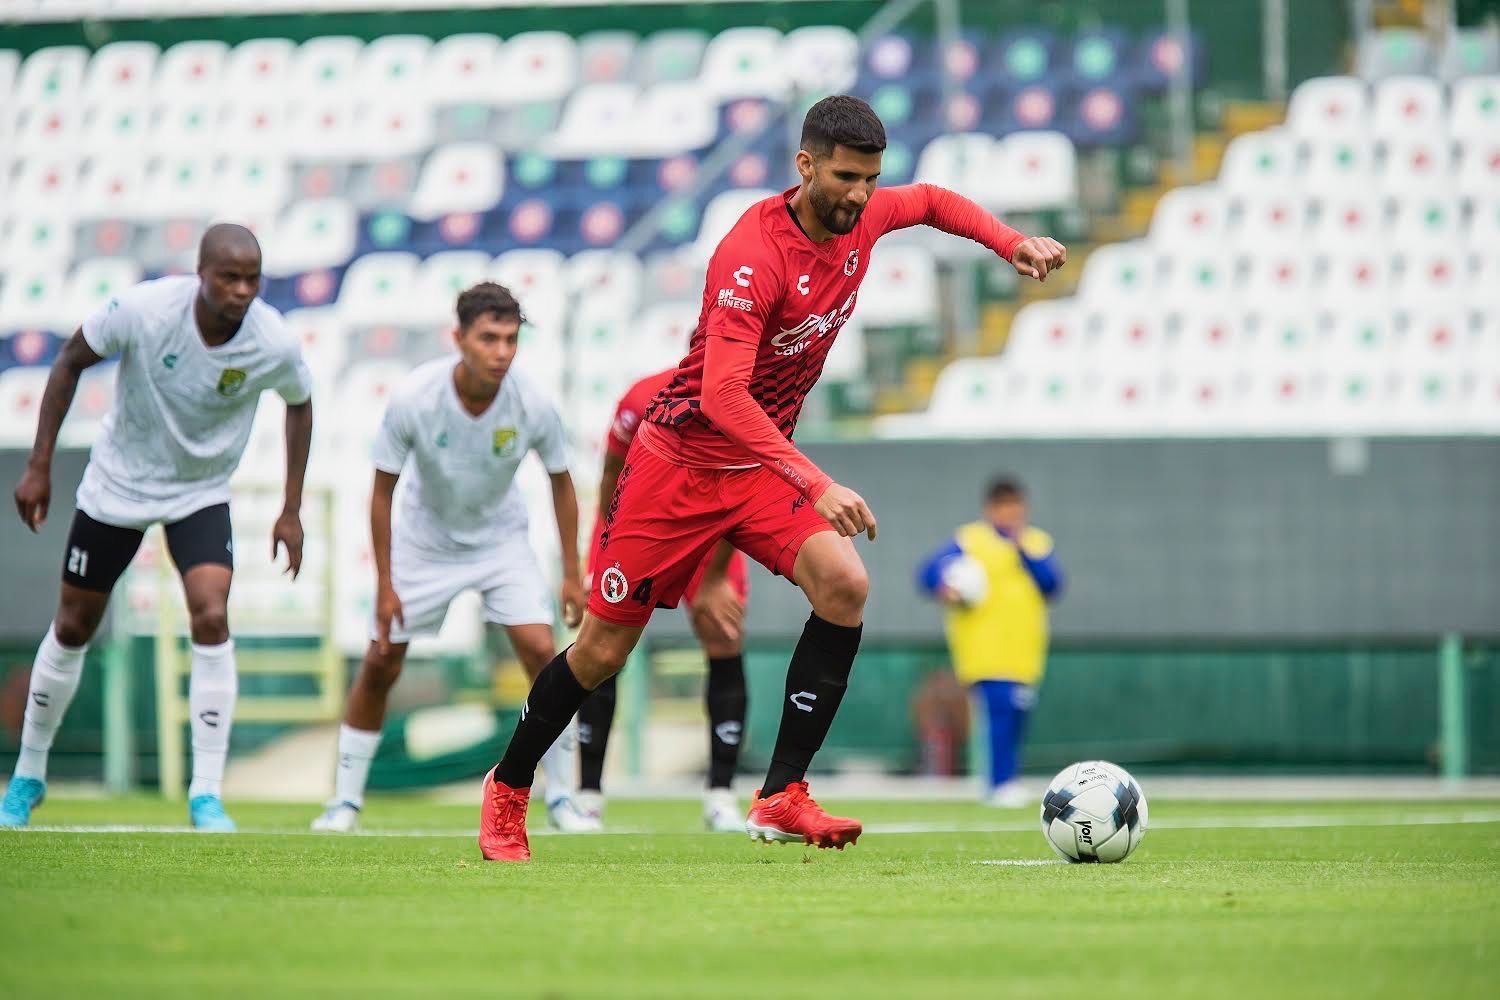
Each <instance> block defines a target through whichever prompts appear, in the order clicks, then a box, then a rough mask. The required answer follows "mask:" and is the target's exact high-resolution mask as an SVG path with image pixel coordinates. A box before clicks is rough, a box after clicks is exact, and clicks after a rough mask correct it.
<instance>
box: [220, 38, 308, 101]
mask: <svg viewBox="0 0 1500 1000" xmlns="http://www.w3.org/2000/svg"><path fill="white" fill-rule="evenodd" d="M296 58H297V46H296V44H295V43H294V42H292V41H291V40H290V39H286V38H252V39H250V40H248V41H244V42H241V43H240V44H238V45H236V46H235V47H234V49H233V50H231V51H230V53H229V59H228V61H227V62H226V63H225V64H224V82H223V93H224V95H225V96H226V97H227V98H228V99H230V100H242V99H245V98H247V97H249V96H250V95H253V94H265V93H278V92H282V91H285V90H287V89H288V88H289V87H291V80H292V66H293V63H294V61H295V60H296Z"/></svg>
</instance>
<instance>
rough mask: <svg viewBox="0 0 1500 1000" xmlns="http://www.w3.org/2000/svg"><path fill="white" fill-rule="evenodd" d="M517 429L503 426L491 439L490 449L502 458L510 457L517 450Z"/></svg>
mask: <svg viewBox="0 0 1500 1000" xmlns="http://www.w3.org/2000/svg"><path fill="white" fill-rule="evenodd" d="M516 436H517V435H516V429H515V428H514V427H502V428H500V429H499V430H497V431H496V432H495V434H494V437H492V438H491V439H490V449H491V450H492V451H493V452H494V453H495V454H496V455H499V456H500V457H501V458H508V457H509V456H511V455H513V454H515V451H516Z"/></svg>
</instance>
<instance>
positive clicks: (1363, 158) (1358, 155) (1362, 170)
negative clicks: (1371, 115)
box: [1302, 138, 1377, 195]
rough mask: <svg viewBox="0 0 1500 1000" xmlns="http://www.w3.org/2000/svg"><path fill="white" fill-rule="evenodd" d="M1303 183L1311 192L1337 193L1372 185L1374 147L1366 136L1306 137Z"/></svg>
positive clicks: (1362, 188) (1369, 187)
mask: <svg viewBox="0 0 1500 1000" xmlns="http://www.w3.org/2000/svg"><path fill="white" fill-rule="evenodd" d="M1305 148H1306V150H1307V162H1306V166H1305V167H1304V169H1303V171H1302V186H1303V188H1304V190H1306V191H1308V192H1309V193H1311V194H1318V195H1336V194H1341V193H1345V192H1349V191H1358V190H1368V189H1371V188H1373V187H1374V186H1375V184H1376V180H1377V175H1376V172H1375V163H1376V156H1375V146H1374V144H1373V143H1372V142H1371V141H1370V140H1369V139H1368V138H1333V139H1328V140H1326V141H1325V140H1320V139H1312V138H1309V139H1307V140H1305Z"/></svg>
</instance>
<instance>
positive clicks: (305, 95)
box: [291, 35, 365, 101]
mask: <svg viewBox="0 0 1500 1000" xmlns="http://www.w3.org/2000/svg"><path fill="white" fill-rule="evenodd" d="M364 47H365V43H364V42H363V41H361V40H360V39H358V38H355V37H353V36H351V35H320V36H317V37H315V38H309V39H308V40H307V41H305V42H303V43H302V44H301V45H299V46H298V47H297V52H296V55H295V56H293V58H292V75H291V86H292V88H293V91H292V92H293V93H294V94H296V95H297V97H298V98H300V99H302V100H314V101H321V100H329V99H335V98H338V99H343V100H351V99H353V98H354V97H355V96H356V94H357V93H358V91H359V87H360V84H361V83H362V82H363V81H361V80H359V79H358V75H357V74H358V72H359V65H360V60H361V57H362V56H363V53H364Z"/></svg>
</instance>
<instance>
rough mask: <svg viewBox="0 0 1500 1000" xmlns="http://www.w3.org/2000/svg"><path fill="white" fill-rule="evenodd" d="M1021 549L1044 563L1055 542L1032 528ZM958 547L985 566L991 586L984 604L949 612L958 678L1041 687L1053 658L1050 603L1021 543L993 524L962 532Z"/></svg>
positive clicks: (966, 527) (980, 523) (980, 524)
mask: <svg viewBox="0 0 1500 1000" xmlns="http://www.w3.org/2000/svg"><path fill="white" fill-rule="evenodd" d="M1021 545H1022V546H1023V547H1024V548H1025V549H1026V554H1027V555H1028V556H1030V557H1031V558H1033V559H1041V558H1043V557H1045V556H1047V555H1049V554H1051V552H1052V537H1051V536H1050V535H1048V534H1047V533H1046V532H1045V531H1043V530H1041V529H1040V528H1027V529H1026V530H1025V532H1023V533H1022V535H1021ZM958 547H959V548H961V549H963V551H964V554H965V555H967V556H969V557H970V558H971V559H974V560H976V561H978V563H979V564H980V565H981V566H983V567H984V570H985V575H986V576H987V577H988V578H989V583H990V587H989V593H988V594H986V595H985V598H984V600H982V601H980V602H979V603H978V604H976V605H974V606H973V607H968V608H949V609H947V613H946V615H945V621H944V625H945V627H946V630H947V633H948V650H949V652H950V653H951V655H952V657H953V669H954V671H955V672H956V673H957V674H958V679H959V680H961V681H963V682H964V683H965V684H973V683H974V682H975V681H984V680H1002V681H1020V682H1021V683H1023V684H1036V683H1037V682H1038V681H1040V680H1041V679H1042V670H1043V668H1044V667H1045V665H1046V659H1047V601H1046V599H1045V598H1044V597H1043V596H1042V592H1041V591H1040V590H1038V589H1037V585H1036V581H1035V580H1033V579H1032V578H1031V574H1030V573H1028V572H1026V566H1025V564H1024V563H1022V562H1021V556H1020V554H1019V553H1018V552H1017V551H1016V546H1015V543H1013V542H1011V541H1010V540H1009V539H1007V538H1004V537H1003V536H1001V534H1000V533H999V532H998V531H996V530H995V527H994V525H992V524H990V523H989V522H987V521H976V522H974V523H972V524H966V525H964V526H963V527H961V528H959V529H958Z"/></svg>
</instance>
